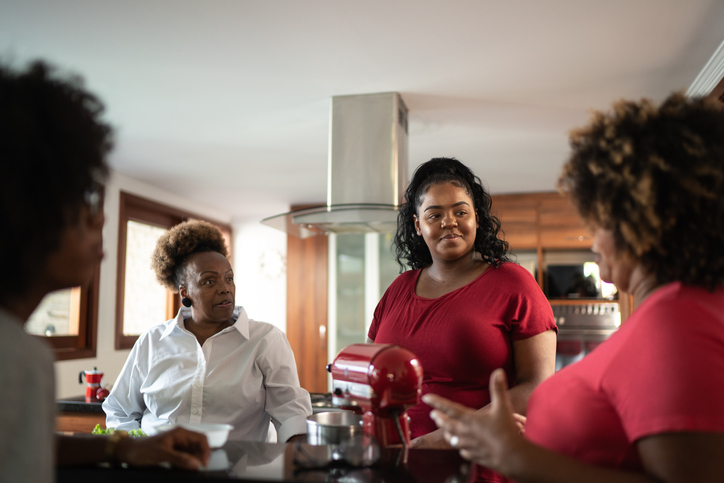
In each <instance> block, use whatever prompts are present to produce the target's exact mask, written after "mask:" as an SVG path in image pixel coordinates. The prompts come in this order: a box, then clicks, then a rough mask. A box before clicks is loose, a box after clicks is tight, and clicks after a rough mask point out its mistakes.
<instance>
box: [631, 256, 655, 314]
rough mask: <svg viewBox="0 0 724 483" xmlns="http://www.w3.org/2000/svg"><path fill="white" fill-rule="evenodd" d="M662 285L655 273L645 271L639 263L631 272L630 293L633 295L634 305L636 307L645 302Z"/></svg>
mask: <svg viewBox="0 0 724 483" xmlns="http://www.w3.org/2000/svg"><path fill="white" fill-rule="evenodd" d="M660 286H661V285H660V284H659V283H658V282H657V281H656V276H655V275H654V274H653V273H649V272H646V271H644V269H643V267H642V266H641V265H640V264H639V265H638V266H637V267H636V268H634V270H633V272H632V273H631V281H630V282H629V293H630V294H631V295H633V299H634V306H633V308H634V309H636V308H637V307H638V306H639V305H641V304H642V303H643V301H644V300H646V299H647V298H648V297H649V296H650V295H651V294H652V293H654V292H655V291H656V290H657V289H658V288H659V287H660Z"/></svg>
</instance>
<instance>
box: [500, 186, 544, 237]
mask: <svg viewBox="0 0 724 483" xmlns="http://www.w3.org/2000/svg"><path fill="white" fill-rule="evenodd" d="M492 209H493V213H494V214H495V215H496V216H497V217H498V218H499V219H500V222H501V224H502V230H503V235H504V236H503V238H504V239H505V241H507V242H508V244H510V246H511V248H513V247H514V248H515V249H517V250H520V249H535V248H537V247H538V205H537V203H536V202H535V201H534V200H532V199H529V198H528V197H526V196H524V195H500V196H493V208H492Z"/></svg>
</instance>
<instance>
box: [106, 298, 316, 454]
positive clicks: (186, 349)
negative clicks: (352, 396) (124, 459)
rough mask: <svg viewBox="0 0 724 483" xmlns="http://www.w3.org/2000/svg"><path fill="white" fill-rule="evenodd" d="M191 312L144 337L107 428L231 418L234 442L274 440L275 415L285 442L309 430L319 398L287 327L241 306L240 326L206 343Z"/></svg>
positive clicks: (119, 384)
mask: <svg viewBox="0 0 724 483" xmlns="http://www.w3.org/2000/svg"><path fill="white" fill-rule="evenodd" d="M190 317H191V309H189V308H186V307H182V308H181V310H180V311H179V313H178V315H177V316H176V318H175V319H171V320H169V321H166V322H164V323H163V324H160V325H157V326H154V327H152V328H151V329H149V330H148V331H147V332H146V333H145V334H143V335H142V336H140V337H139V338H138V341H136V344H135V345H134V346H133V349H132V350H131V353H130V354H129V356H128V359H127V360H126V363H125V365H124V366H123V369H122V370H121V374H120V375H119V376H118V379H117V380H116V383H115V385H114V386H113V389H112V390H111V393H110V395H109V396H108V398H107V399H106V400H105V402H104V403H103V410H104V411H105V412H106V426H107V427H109V428H118V429H124V430H131V429H138V428H139V427H140V428H141V429H143V431H144V432H146V433H153V432H154V430H153V428H154V427H156V426H159V425H161V424H167V423H175V424H178V423H201V422H205V423H228V424H231V425H233V426H234V429H233V430H232V432H231V434H230V436H229V438H230V439H234V440H239V441H266V440H267V434H268V431H269V421H270V420H271V422H272V423H274V426H275V427H276V430H277V434H278V439H279V441H286V440H287V439H289V438H290V437H291V436H294V435H295V434H303V433H306V432H307V427H306V419H307V416H309V415H311V414H312V406H311V401H310V398H309V393H308V392H307V391H305V390H304V389H302V388H301V387H300V386H299V377H298V376H297V368H296V365H295V363H294V354H293V353H292V349H291V347H290V346H289V342H288V341H287V338H286V336H285V335H284V333H283V332H282V331H280V330H279V329H278V328H276V327H275V326H273V325H271V324H267V323H265V322H257V321H255V320H251V319H249V318H248V317H247V315H246V312H245V311H244V309H243V308H242V307H236V308H235V309H234V315H233V317H234V318H236V319H237V320H236V323H235V324H234V325H233V326H231V327H227V328H225V329H223V330H222V331H221V332H219V333H218V334H215V335H213V336H211V337H209V338H208V339H207V340H206V341H205V342H204V345H203V346H201V345H199V342H198V340H197V339H196V337H195V336H194V335H193V334H192V333H191V332H189V331H188V330H186V328H185V326H184V322H183V321H184V319H187V318H190Z"/></svg>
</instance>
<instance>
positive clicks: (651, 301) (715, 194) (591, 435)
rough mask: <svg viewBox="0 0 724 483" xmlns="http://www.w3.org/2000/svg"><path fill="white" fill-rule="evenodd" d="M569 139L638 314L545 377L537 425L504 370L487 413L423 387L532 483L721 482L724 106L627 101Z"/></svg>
mask: <svg viewBox="0 0 724 483" xmlns="http://www.w3.org/2000/svg"><path fill="white" fill-rule="evenodd" d="M571 147H572V148H573V152H572V154H571V157H570V159H569V161H568V163H567V164H566V165H565V167H564V170H563V175H562V176H561V180H560V184H561V187H562V188H563V189H564V190H565V191H568V192H570V193H571V199H572V200H573V202H574V204H575V205H576V207H577V208H578V211H579V212H580V213H581V215H582V217H583V218H584V220H586V221H587V222H588V224H589V226H590V227H591V229H592V231H593V235H594V242H593V251H594V253H596V258H597V263H598V265H599V267H600V272H601V278H602V279H604V280H606V281H608V282H613V283H614V284H616V286H617V287H618V288H619V290H621V291H623V292H628V293H630V294H632V295H633V296H634V304H635V308H634V311H633V313H632V314H631V316H630V317H629V318H628V320H627V321H626V323H624V324H623V325H622V326H621V328H619V330H618V331H617V332H616V333H615V334H614V335H613V336H611V337H610V338H609V339H608V340H607V341H606V342H604V343H603V344H601V345H600V346H598V347H597V348H596V350H594V351H593V352H591V353H590V354H589V355H587V356H586V357H585V358H584V359H582V360H581V361H579V362H577V363H576V364H572V365H570V366H567V367H565V368H563V369H562V370H560V371H558V372H557V373H556V374H555V375H554V376H553V377H551V378H550V379H548V380H547V381H545V382H544V383H543V384H541V385H540V386H539V387H538V388H537V389H536V390H535V392H534V393H533V395H532V396H531V398H530V403H529V405H528V422H527V424H526V428H525V437H523V436H521V435H520V434H518V431H517V429H516V427H515V424H514V423H513V419H512V417H511V410H512V409H513V408H511V407H510V401H509V400H508V398H507V396H506V394H505V381H504V380H503V377H502V373H500V372H496V373H494V374H493V376H492V378H491V388H492V389H493V402H492V404H491V410H490V411H489V413H488V414H486V415H484V416H481V415H476V414H473V413H472V412H471V411H468V410H467V409H465V408H463V407H462V406H460V405H457V404H453V403H450V402H449V401H447V402H446V401H444V400H442V399H441V398H436V397H433V396H426V397H425V400H426V401H427V402H428V403H430V404H433V405H434V406H435V407H436V408H438V409H439V411H434V412H433V414H432V415H433V417H434V418H435V420H436V422H437V423H438V424H439V425H440V426H441V427H442V428H444V430H445V432H446V437H447V438H448V441H450V442H451V444H453V446H456V447H458V448H460V449H461V450H462V451H461V453H462V454H463V456H465V457H467V458H469V459H473V460H475V461H477V462H479V463H481V464H484V465H487V466H490V467H492V468H494V469H496V470H498V471H499V472H501V473H503V474H506V475H508V476H509V477H511V478H513V479H514V480H515V481H518V482H520V483H524V482H539V483H546V482H551V483H552V482H559V483H566V482H576V483H578V482H587V483H596V482H608V481H612V482H617V483H621V482H631V483H633V482H636V483H639V482H640V483H644V482H652V483H653V482H656V483H662V482H666V483H684V482H686V483H689V482H697V483H706V482H717V483H719V482H722V481H724V385H722V383H721V381H722V374H724V196H723V195H722V194H723V193H724V106H722V104H721V103H718V102H715V101H707V100H703V99H689V98H686V97H685V96H683V95H682V94H674V95H672V96H670V97H669V98H668V99H666V100H665V101H664V102H663V103H662V104H660V105H657V104H654V103H653V102H651V101H648V100H643V101H641V102H627V101H621V102H618V103H617V104H615V105H614V109H613V110H612V111H611V112H609V113H597V114H596V115H595V116H594V117H593V120H592V121H591V122H590V124H589V125H588V126H586V127H584V128H583V129H580V130H578V131H575V132H574V133H573V134H572V136H571Z"/></svg>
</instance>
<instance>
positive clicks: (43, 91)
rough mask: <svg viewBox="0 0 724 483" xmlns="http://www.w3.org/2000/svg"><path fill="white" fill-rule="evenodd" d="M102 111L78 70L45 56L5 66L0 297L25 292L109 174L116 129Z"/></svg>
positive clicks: (0, 128)
mask: <svg viewBox="0 0 724 483" xmlns="http://www.w3.org/2000/svg"><path fill="white" fill-rule="evenodd" d="M103 111H104V107H103V104H102V103H101V101H100V100H98V98H97V97H96V96H95V95H93V94H92V93H90V92H88V91H87V90H86V89H85V87H84V83H83V80H82V79H81V78H80V77H78V76H70V75H65V74H63V75H61V74H59V73H58V72H57V71H56V70H55V68H53V67H52V66H50V65H48V64H46V63H44V62H42V61H35V62H33V63H31V64H30V65H29V66H27V67H26V68H25V69H24V70H14V69H13V68H11V67H9V66H6V65H0V160H1V161H0V162H1V163H2V170H3V173H2V179H3V187H2V189H0V212H1V213H2V218H3V235H2V237H0V273H2V274H4V276H3V277H2V281H0V294H2V297H12V296H15V295H18V294H23V293H25V292H26V291H27V289H28V288H29V286H30V284H31V283H33V281H34V280H35V279H36V278H37V276H38V273H41V272H42V267H44V266H45V264H46V262H47V258H48V256H50V255H51V254H52V253H53V252H54V251H55V250H57V248H58V243H59V240H60V234H61V233H62V232H63V231H64V230H65V229H66V228H67V227H68V226H70V225H72V224H73V223H75V222H77V221H78V216H79V213H80V209H79V208H80V206H82V203H84V196H85V193H87V192H89V191H90V190H91V189H93V188H94V187H95V186H96V184H97V183H99V182H100V183H102V182H103V181H104V180H105V178H106V176H107V174H108V167H107V165H106V156H107V154H108V152H109V151H110V150H111V147H112V145H113V141H112V138H113V133H112V129H111V127H110V126H109V125H108V124H106V123H105V122H102V121H101V120H100V118H101V115H102V113H103Z"/></svg>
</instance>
